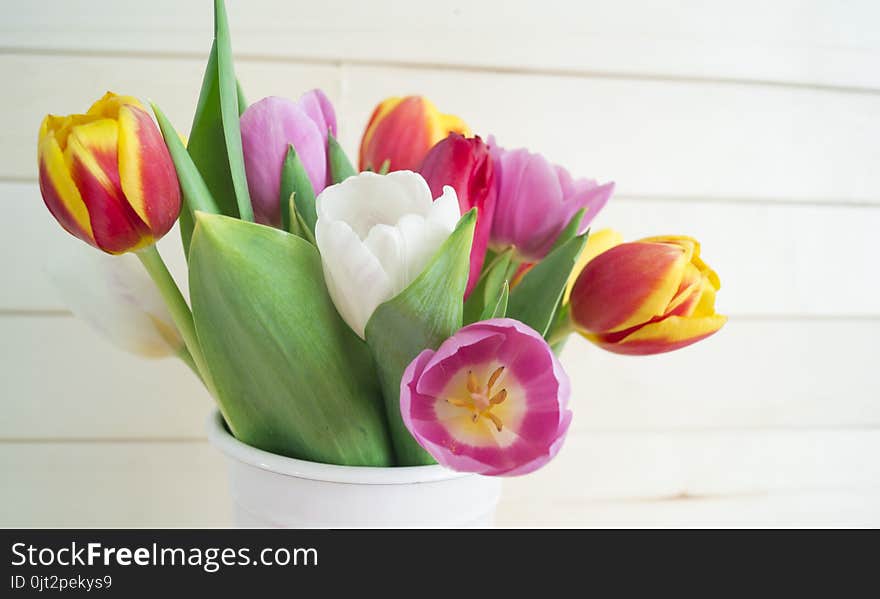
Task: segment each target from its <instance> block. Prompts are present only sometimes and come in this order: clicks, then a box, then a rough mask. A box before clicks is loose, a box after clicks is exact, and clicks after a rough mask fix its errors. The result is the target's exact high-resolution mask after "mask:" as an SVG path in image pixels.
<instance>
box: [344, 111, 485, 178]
mask: <svg viewBox="0 0 880 599" xmlns="http://www.w3.org/2000/svg"><path fill="white" fill-rule="evenodd" d="M452 132H455V133H461V134H462V135H465V136H468V135H470V130H469V129H468V127H467V125H466V124H465V123H464V121H462V120H461V119H460V118H459V117H457V116H454V115H450V114H443V113H441V112H440V111H439V110H437V107H436V106H434V104H433V103H432V102H431V101H430V100H428V99H427V98H424V97H422V96H406V97H399V96H395V97H391V98H387V99H386V100H383V101H382V102H381V103H380V104H379V105H378V106H377V107H376V108H375V110H373V114H372V116H371V117H370V121H369V123H368V124H367V128H366V130H365V131H364V135H363V137H362V138H361V147H360V153H359V164H360V168H361V170H373V171H378V170H379V169H381V168H382V166H383V164H384V163H385V162H386V161H387V162H388V168H389V170H416V169H418V167H419V166H420V165H421V163H422V160H423V159H424V158H425V155H426V154H427V153H428V150H430V149H431V147H432V146H433V145H434V144H436V143H437V142H439V141H440V140H441V139H443V138H445V137H446V136H447V135H448V134H449V133H452Z"/></svg>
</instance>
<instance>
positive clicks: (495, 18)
mask: <svg viewBox="0 0 880 599" xmlns="http://www.w3.org/2000/svg"><path fill="white" fill-rule="evenodd" d="M228 4H229V16H230V20H231V26H232V34H233V47H234V50H235V53H236V66H237V70H238V73H239V76H240V79H241V81H242V83H243V86H244V89H245V91H246V94H247V96H248V99H249V100H250V101H254V100H256V99H259V98H260V97H263V96H265V95H284V96H289V97H296V96H298V95H299V94H300V93H302V92H303V91H306V90H308V89H310V88H313V87H321V88H323V89H324V90H325V91H326V92H327V94H328V95H329V96H330V98H331V99H332V100H333V102H334V103H335V105H336V109H337V112H338V114H339V119H340V133H341V139H342V141H343V143H344V144H345V147H346V148H347V149H348V150H349V152H351V153H352V154H354V152H355V150H356V147H357V142H358V139H359V136H360V133H361V131H362V128H363V126H364V125H365V123H366V119H367V118H368V116H369V113H370V111H371V110H372V108H373V106H374V105H375V104H376V103H377V102H378V101H380V100H381V99H382V98H384V97H385V96H388V95H392V94H406V93H421V94H425V95H427V96H428V97H430V98H431V99H432V100H434V101H435V102H436V103H437V104H438V105H439V106H440V107H441V108H442V109H443V110H444V111H447V112H452V113H455V114H458V115H460V116H462V117H463V118H464V119H465V120H466V121H467V122H468V123H469V124H470V125H471V127H472V128H473V129H474V130H475V131H476V132H478V133H481V134H484V135H485V134H489V133H494V134H495V135H496V136H497V137H498V139H499V141H500V142H501V143H502V144H503V145H506V146H511V147H513V146H520V145H525V146H528V147H530V148H531V149H533V150H536V151H541V152H543V153H544V154H545V155H546V156H548V157H549V158H550V159H551V160H553V161H555V162H558V163H560V164H563V165H565V166H566V167H568V168H569V169H570V170H571V171H572V173H573V174H575V175H579V176H590V177H593V178H597V179H600V180H603V181H605V180H614V181H616V182H617V184H618V187H617V189H618V193H617V195H616V197H615V198H614V199H613V200H612V202H611V204H610V205H609V207H608V208H607V209H606V211H605V212H604V213H603V214H602V216H601V218H600V219H599V221H598V223H597V224H599V225H610V226H614V227H615V228H618V229H620V230H621V231H623V232H624V234H625V235H626V236H627V237H628V238H636V237H639V236H644V235H648V234H660V233H682V234H690V235H694V236H696V237H698V238H699V239H700V240H701V241H702V242H703V246H704V256H705V257H706V259H707V260H708V261H709V263H710V264H711V265H713V266H714V267H715V268H716V269H717V270H718V272H719V273H720V275H721V278H722V282H723V288H722V291H721V293H720V295H719V309H720V311H722V312H724V313H727V314H729V315H730V322H729V324H728V325H727V327H726V328H725V329H723V330H722V331H721V332H720V333H719V334H717V335H716V336H715V337H713V338H711V339H709V340H708V341H706V342H704V343H702V344H699V345H697V346H694V347H692V348H689V349H686V350H683V351H681V352H678V353H676V354H670V355H666V356H658V357H651V358H626V357H618V356H614V355H611V354H606V353H603V352H602V351H601V350H598V349H595V348H593V347H591V346H589V345H588V344H587V343H586V342H583V341H581V340H572V342H571V343H570V345H569V346H568V347H567V349H566V351H565V354H564V356H563V360H564V363H565V366H566V368H567V369H568V372H569V373H570V375H571V377H572V379H573V383H574V389H575V398H574V409H575V413H576V416H575V421H574V425H573V430H572V433H571V435H570V437H569V440H568V442H567V445H566V446H565V448H564V449H563V452H562V454H561V455H560V457H559V458H558V459H557V460H556V461H555V462H554V463H552V464H551V465H550V466H548V467H547V468H545V469H544V470H543V471H541V472H539V473H537V474H535V475H533V476H529V477H526V478H522V479H517V480H511V481H509V482H507V483H506V488H505V495H504V499H503V501H502V505H501V507H500V510H499V523H500V524H502V525H537V526H540V525H563V526H569V525H571V526H593V525H650V526H654V525H775V524H779V525H873V526H877V525H880V460H878V455H880V428H878V425H880V383H878V378H877V375H876V371H877V368H878V366H880V362H878V342H877V339H878V336H880V299H878V297H880V283H878V281H880V278H878V274H880V273H878V265H877V259H878V257H880V255H878V249H877V247H878V245H877V242H876V238H877V231H878V230H880V142H878V140H880V26H878V24H880V4H877V3H876V2H869V1H865V2H856V1H850V2H835V1H832V0H827V1H818V0H817V1H813V2H795V1H777V2H765V1H761V2H758V1H739V2H731V1H725V2H720V1H717V2H663V3H659V2H647V1H637V0H625V1H615V2H598V1H594V0H589V1H584V0H580V1H577V2H575V1H570V2H560V1H551V0H542V1H540V2H535V1H520V0H506V1H502V0H497V1H491V2H475V1H448V0H445V1H442V2H440V1H434V2H422V1H414V0H399V1H397V0H381V1H372V2H342V1H341V0H322V1H321V2H305V1H294V0H256V1H254V0H252V1H248V2H244V1H242V0H229V2H228ZM47 5H48V6H47ZM0 14H2V15H3V18H2V23H0V81H2V82H3V92H2V94H0V208H2V211H0V214H2V219H0V220H2V235H0V256H2V257H3V278H2V284H0V340H2V344H0V393H2V404H0V407H2V417H0V525H6V526H9V525H45V526H59V525H68V526H88V525H105V526H153V525H222V524H226V523H228V522H229V499H228V495H227V489H226V481H225V472H224V465H223V462H222V460H221V457H220V455H219V453H218V452H217V451H215V450H214V449H213V448H212V447H210V446H208V445H207V443H206V441H205V435H204V430H203V429H204V420H205V418H206V416H207V414H208V412H209V410H210V408H211V401H210V399H209V398H208V396H207V395H206V393H205V392H204V391H203V390H202V389H201V388H200V387H199V385H198V384H197V383H196V382H195V381H194V380H193V378H192V376H191V375H190V374H189V372H188V371H187V370H186V368H185V367H183V366H182V365H180V364H178V363H175V362H174V361H171V360H169V361H160V362H147V361H142V360H140V359H137V358H134V357H132V356H129V355H126V354H122V353H120V352H119V351H117V350H116V349H114V348H113V347H111V346H109V345H107V344H106V343H105V342H104V341H103V340H102V339H101V338H99V337H97V336H96V334H94V333H92V332H91V331H90V330H89V329H88V328H87V327H86V326H85V325H84V324H82V323H81V322H78V321H77V320H74V319H73V318H72V317H71V316H70V314H69V313H68V312H67V311H66V309H65V306H64V305H62V304H61V303H60V301H59V300H58V299H57V297H56V295H55V293H54V292H53V290H52V288H51V287H50V286H49V284H48V283H47V281H46V280H45V276H44V275H43V265H44V264H45V263H46V261H47V260H49V259H51V257H52V256H54V255H57V254H59V253H63V252H64V251H65V249H66V248H69V247H71V246H70V244H73V243H78V242H77V241H75V240H74V239H73V238H71V237H69V236H68V235H67V234H65V233H64V232H63V231H62V230H61V229H60V228H59V227H58V225H57V224H56V223H55V222H54V221H53V220H52V218H51V216H50V215H49V213H48V212H47V211H46V209H45V208H44V207H43V205H42V202H41V200H40V196H39V192H38V189H37V185H36V182H35V174H36V162H35V154H36V137H37V128H38V125H39V122H40V119H41V118H42V116H43V115H44V114H45V113H48V112H54V113H68V112H77V111H82V110H84V109H85V108H86V107H87V106H88V105H89V104H90V103H91V102H92V101H93V100H94V99H96V98H97V97H98V96H100V95H101V94H103V92H104V91H105V90H107V89H112V90H114V91H117V92H120V93H127V94H133V95H137V96H140V97H142V98H149V99H152V100H154V101H156V102H157V103H158V104H159V105H160V106H162V107H163V109H164V110H165V112H166V113H167V114H168V115H169V117H170V118H171V119H172V121H173V122H174V123H175V125H176V126H177V127H178V128H179V129H180V130H182V131H188V129H189V124H190V122H191V118H192V114H193V111H194V108H195V103H196V98H197V95H198V90H199V86H200V82H201V77H202V71H203V67H204V63H205V59H206V56H207V52H208V50H209V48H210V45H211V35H212V32H211V29H212V20H211V19H212V18H211V10H210V3H209V2H207V1H204V2H201V1H200V2H183V1H181V0H152V1H151V2H135V1H121V0H116V1H109V0H105V1H97V0H89V1H85V0H68V1H64V2H62V1H57V2H51V3H45V2H13V1H11V0H4V1H2V2H0ZM176 244H177V237H176V235H174V234H172V235H169V237H168V238H167V239H166V240H165V241H164V242H163V243H162V244H160V246H161V247H162V250H163V252H164V253H166V254H167V255H168V256H169V260H170V261H171V262H175V263H177V264H178V265H179V264H180V257H179V249H177V248H176V247H175V246H176Z"/></svg>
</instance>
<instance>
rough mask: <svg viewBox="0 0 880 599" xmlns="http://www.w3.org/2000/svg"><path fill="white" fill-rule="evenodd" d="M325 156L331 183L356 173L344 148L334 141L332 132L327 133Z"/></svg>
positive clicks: (338, 181)
mask: <svg viewBox="0 0 880 599" xmlns="http://www.w3.org/2000/svg"><path fill="white" fill-rule="evenodd" d="M327 156H328V159H329V163H330V178H331V180H332V181H333V183H341V182H342V181H345V180H346V179H348V178H349V177H351V176H352V175H356V174H357V170H355V168H354V167H353V166H352V165H351V161H350V160H349V159H348V156H346V154H345V150H343V149H342V146H340V145H339V142H338V141H336V138H335V137H333V134H332V133H329V132H328V134H327Z"/></svg>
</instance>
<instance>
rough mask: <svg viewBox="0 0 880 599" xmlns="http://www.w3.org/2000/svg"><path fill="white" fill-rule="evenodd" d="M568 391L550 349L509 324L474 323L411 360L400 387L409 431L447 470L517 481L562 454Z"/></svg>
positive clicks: (496, 321) (495, 321)
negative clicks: (516, 476)
mask: <svg viewBox="0 0 880 599" xmlns="http://www.w3.org/2000/svg"><path fill="white" fill-rule="evenodd" d="M569 395H570V385H569V381H568V376H567V375H566V374H565V371H564V370H563V369H562V366H561V365H560V363H559V361H558V360H557V359H556V356H554V355H553V351H552V350H551V349H550V346H549V345H547V342H546V341H544V339H543V338H542V337H541V335H539V334H538V333H537V332H536V331H534V330H533V329H531V328H529V327H528V326H526V325H524V324H523V323H521V322H519V321H517V320H513V319H510V318H496V319H492V320H486V321H483V322H476V323H474V324H471V325H468V326H466V327H464V328H462V329H460V330H459V331H458V332H457V333H455V334H454V335H453V336H452V337H450V338H449V339H447V340H446V341H444V342H443V344H442V345H441V346H440V347H439V348H438V349H437V350H436V351H434V350H430V349H426V350H425V351H423V352H422V353H420V354H419V355H418V356H416V358H415V360H413V361H412V362H411V363H410V365H409V366H408V367H407V369H406V371H405V372H404V374H403V377H402V379H401V383H400V412H401V416H402V417H403V422H404V424H405V425H406V427H407V429H408V430H409V431H410V433H411V434H412V435H413V437H414V438H415V439H416V441H418V442H419V444H420V445H421V446H422V447H424V448H425V450H426V451H427V452H428V453H430V454H431V455H432V456H433V457H434V459H436V460H437V461H438V462H439V463H440V464H442V465H443V466H445V467H447V468H450V469H452V470H458V471H461V472H476V473H478V474H484V475H493V476H515V475H520V474H527V473H529V472H532V471H534V470H537V469H538V468H540V467H541V466H543V465H544V464H546V463H547V462H549V461H550V460H551V459H552V458H553V457H554V456H555V455H556V454H557V453H558V452H559V449H560V448H561V447H562V443H563V440H564V439H565V434H566V432H567V431H568V426H569V424H570V423H571V410H569V409H568V400H569Z"/></svg>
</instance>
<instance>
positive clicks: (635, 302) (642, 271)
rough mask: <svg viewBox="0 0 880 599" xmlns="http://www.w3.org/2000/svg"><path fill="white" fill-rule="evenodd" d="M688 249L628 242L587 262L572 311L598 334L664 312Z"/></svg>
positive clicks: (677, 284)
mask: <svg viewBox="0 0 880 599" xmlns="http://www.w3.org/2000/svg"><path fill="white" fill-rule="evenodd" d="M688 258H689V256H688V252H687V251H686V250H685V249H684V248H682V247H680V246H678V245H674V244H667V243H645V242H639V243H624V244H621V245H618V246H615V247H612V248H611V249H609V250H607V251H605V252H603V253H602V254H600V255H599V256H597V257H596V258H594V259H593V260H591V261H590V262H589V264H587V266H586V267H585V268H584V270H583V271H582V272H581V274H580V276H579V277H578V280H577V282H576V283H575V286H574V289H572V293H571V299H570V305H571V314H572V318H573V319H574V321H575V322H576V323H577V325H578V327H579V328H580V329H582V330H585V331H587V332H591V333H595V334H604V333H614V332H617V331H623V330H626V329H629V328H632V327H634V326H637V325H640V324H642V323H645V322H648V321H650V320H652V319H654V318H656V317H658V316H662V315H663V314H664V313H665V312H666V309H667V306H668V305H669V303H670V302H671V301H672V299H673V298H674V297H675V295H676V293H677V292H678V290H679V287H680V284H681V281H682V278H683V276H684V274H685V271H686V268H687V266H688Z"/></svg>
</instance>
